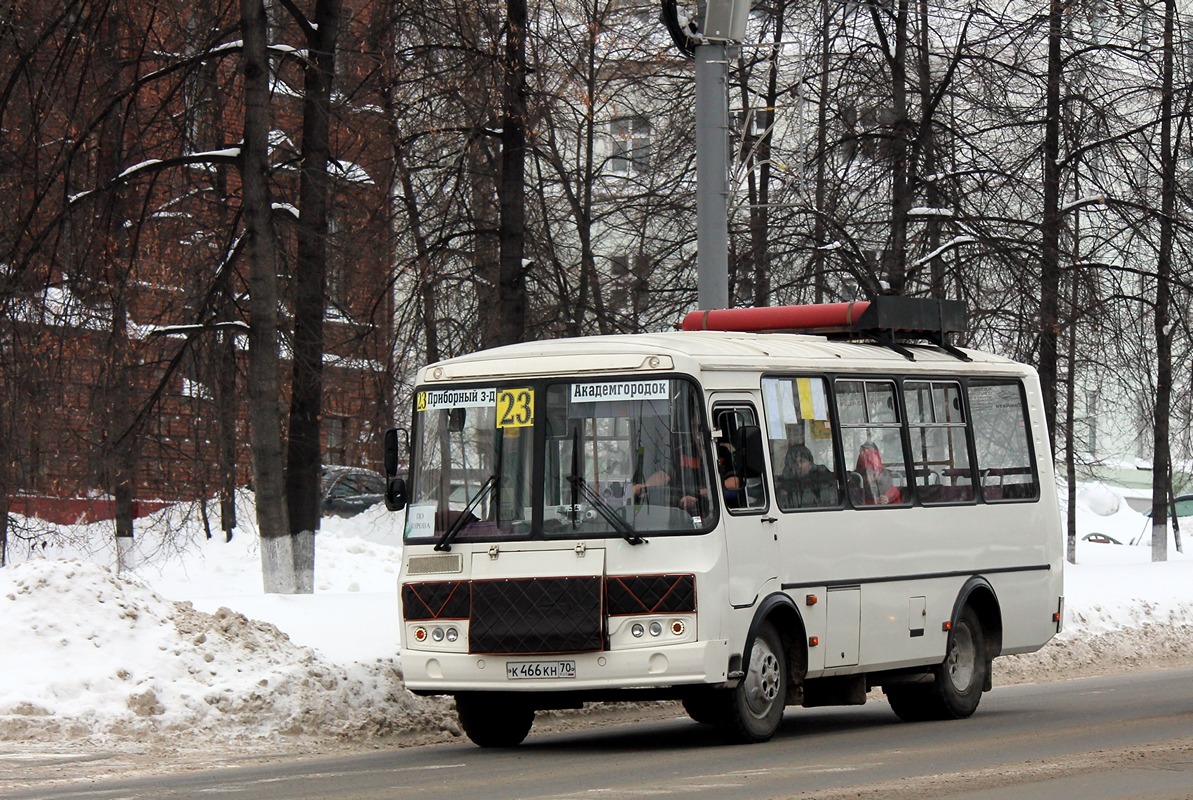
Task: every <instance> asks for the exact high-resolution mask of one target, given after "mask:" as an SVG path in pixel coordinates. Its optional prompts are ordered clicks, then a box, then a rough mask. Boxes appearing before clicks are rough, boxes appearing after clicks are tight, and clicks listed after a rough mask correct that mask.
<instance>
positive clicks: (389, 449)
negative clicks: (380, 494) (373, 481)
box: [385, 428, 407, 511]
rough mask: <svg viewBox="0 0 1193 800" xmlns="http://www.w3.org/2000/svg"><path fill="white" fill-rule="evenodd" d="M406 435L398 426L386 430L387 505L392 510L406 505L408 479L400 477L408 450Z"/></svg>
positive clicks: (400, 508) (398, 509)
mask: <svg viewBox="0 0 1193 800" xmlns="http://www.w3.org/2000/svg"><path fill="white" fill-rule="evenodd" d="M405 435H406V431H403V430H399V429H398V428H390V429H389V430H387V431H386V432H385V507H386V508H388V509H389V510H390V511H401V510H402V509H403V508H405V507H406V480H405V479H404V478H399V477H398V470H399V469H400V468H401V466H400V465H401V457H402V453H404V452H406V450H407V446H406V445H407V442H406V441H405V438H406V436H405Z"/></svg>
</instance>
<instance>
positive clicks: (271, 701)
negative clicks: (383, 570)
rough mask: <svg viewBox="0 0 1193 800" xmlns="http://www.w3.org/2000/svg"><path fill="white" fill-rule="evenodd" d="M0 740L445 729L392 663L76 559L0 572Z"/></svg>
mask: <svg viewBox="0 0 1193 800" xmlns="http://www.w3.org/2000/svg"><path fill="white" fill-rule="evenodd" d="M0 619H3V623H2V624H0V629H2V630H3V637H4V640H5V643H6V647H5V648H4V650H3V652H2V653H0V674H2V675H4V677H5V680H4V682H3V683H2V684H0V739H2V740H10V741H13V740H23V741H28V740H59V739H62V738H66V739H75V740H86V741H89V742H92V743H109V744H110V743H113V742H119V741H146V740H158V739H163V738H164V739H176V740H192V739H193V740H195V741H201V742H212V741H213V740H224V741H236V740H253V739H257V740H265V739H277V738H279V737H286V736H308V737H314V738H352V739H354V740H359V739H367V738H370V737H378V736H389V735H392V734H394V733H396V732H407V733H410V732H419V731H428V730H439V729H447V730H451V729H453V728H454V725H455V723H454V721H453V720H452V719H451V718H450V715H449V714H448V713H447V709H446V704H444V703H443V702H441V701H439V702H428V701H424V700H420V699H418V698H415V697H414V696H412V695H410V694H409V693H408V692H406V691H405V690H404V689H403V688H402V684H401V678H400V675H399V674H398V671H397V669H396V667H395V665H394V664H393V662H392V661H391V662H386V661H384V660H375V661H373V662H371V663H356V664H351V665H343V664H337V663H333V662H331V661H329V660H327V659H326V658H324V657H322V656H320V655H319V654H318V653H316V651H314V650H313V649H311V648H308V647H300V646H299V645H296V644H295V643H293V642H292V641H290V638H289V637H288V636H287V635H286V634H285V633H283V632H282V631H280V630H278V629H277V627H275V626H274V625H272V624H270V623H267V622H259V621H255V620H250V619H248V618H247V617H245V616H244V615H242V614H239V613H237V612H234V611H231V610H229V609H227V608H220V609H219V610H217V611H216V612H215V613H214V614H207V613H203V612H200V611H196V610H195V609H194V607H193V606H192V605H191V604H190V603H189V602H174V601H170V600H166V599H165V598H163V597H161V596H160V595H159V594H157V593H156V592H155V591H153V590H152V589H151V588H149V587H148V586H145V585H144V584H141V583H139V582H137V581H132V580H127V579H124V578H120V577H117V576H115V575H113V574H111V573H110V572H109V571H108V570H107V569H106V568H104V567H101V566H98V565H96V564H89V563H85V562H81V561H31V562H27V563H23V564H18V565H15V566H11V567H8V568H6V569H3V570H0Z"/></svg>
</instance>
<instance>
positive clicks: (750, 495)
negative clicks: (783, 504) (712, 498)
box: [713, 406, 767, 512]
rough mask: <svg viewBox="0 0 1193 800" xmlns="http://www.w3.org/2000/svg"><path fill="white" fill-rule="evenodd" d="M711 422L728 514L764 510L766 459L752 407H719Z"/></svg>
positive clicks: (719, 474)
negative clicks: (713, 427)
mask: <svg viewBox="0 0 1193 800" xmlns="http://www.w3.org/2000/svg"><path fill="white" fill-rule="evenodd" d="M713 419H714V425H715V426H716V450H717V474H718V480H719V483H720V485H721V493H722V499H723V500H724V501H725V507H726V508H728V509H729V510H730V511H731V512H741V511H762V510H764V509H765V508H766V507H767V497H766V479H765V457H764V456H763V453H762V433H761V429H760V428H759V427H758V424H757V416H756V414H755V412H754V409H753V407H751V406H734V407H732V408H729V407H718V408H716V409H715V410H714V412H713Z"/></svg>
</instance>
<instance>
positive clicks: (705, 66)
mask: <svg viewBox="0 0 1193 800" xmlns="http://www.w3.org/2000/svg"><path fill="white" fill-rule="evenodd" d="M727 51H728V48H727V47H726V46H725V44H724V43H723V42H707V41H706V42H702V43H701V44H698V45H697V46H696V48H695V55H694V58H695V60H696V296H697V304H698V305H699V307H700V308H702V309H711V308H728V307H729V62H728V52H727Z"/></svg>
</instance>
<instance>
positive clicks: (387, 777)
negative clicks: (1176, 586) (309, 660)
mask: <svg viewBox="0 0 1193 800" xmlns="http://www.w3.org/2000/svg"><path fill="white" fill-rule="evenodd" d="M26 757H30V756H29V754H26ZM83 757H84V756H82V755H79V756H78V758H83ZM90 757H91V758H92V759H93V761H90V762H83V763H75V764H74V767H75V769H74V770H72V773H73V774H74V775H75V776H76V777H72V778H68V779H64V778H62V777H61V775H60V774H58V772H57V771H56V770H55V769H54V768H53V766H52V764H51V763H50V762H48V761H47V762H46V763H44V764H42V765H40V766H41V767H44V768H45V769H44V774H42V770H40V769H26V770H25V771H24V772H23V773H22V776H21V777H20V779H19V780H6V779H5V778H8V777H11V775H8V774H6V771H5V770H4V769H3V758H4V754H3V753H0V796H2V797H4V798H7V800H26V799H27V798H47V799H49V798H87V799H88V800H92V799H95V798H112V799H113V800H114V799H115V798H120V799H121V800H141V799H142V798H144V799H145V800H149V799H150V798H152V799H153V800H171V799H173V798H207V797H218V798H252V799H253V800H275V799H276V800H301V799H302V798H320V799H321V800H334V799H335V798H352V799H353V800H369V799H370V798H401V799H402V800H424V799H425V800H432V799H434V798H451V799H452V800H460V798H467V799H468V800H509V799H514V798H517V799H518V800H532V799H534V800H563V799H564V798H568V799H571V798H577V799H583V800H587V799H589V798H591V799H592V800H603V798H618V799H619V800H621V799H622V798H652V799H653V798H669V797H682V798H708V800H721V798H726V797H732V798H734V800H749V799H750V798H797V797H798V798H817V799H818V800H838V799H839V800H844V799H845V798H850V799H851V800H868V799H869V798H874V800H877V799H878V798H882V799H883V800H901V799H902V798H907V800H911V799H912V798H914V799H915V800H923V799H924V798H934V797H949V798H975V799H976V798H983V799H984V798H1006V797H1031V798H1040V799H1041V800H1053V799H1055V800H1059V799H1060V798H1066V800H1068V799H1071V798H1080V800H1110V798H1147V800H1176V799H1177V798H1180V799H1181V800H1188V798H1193V670H1168V671H1164V672H1151V673H1144V674H1138V675H1129V674H1128V675H1117V676H1113V677H1103V678H1086V679H1080V680H1072V681H1059V682H1054V683H1046V684H1034V685H1024V686H1012V687H1006V688H998V689H995V690H994V691H993V692H991V693H988V694H987V695H986V696H985V697H984V698H983V700H982V705H981V707H980V708H979V709H978V712H977V714H975V715H974V717H973V718H971V719H969V720H961V721H956V722H931V723H918V724H906V723H902V722H899V721H898V720H897V719H896V717H895V716H894V714H893V713H892V712H891V711H890V709H889V707H888V706H887V705H886V703H885V702H882V701H881V700H879V701H871V702H870V703H868V704H867V705H865V706H862V707H855V708H831V709H799V708H792V709H788V711H787V714H786V717H785V718H784V722H783V727H782V729H781V731H780V732H779V734H778V735H777V736H776V737H775V739H774V740H772V741H771V742H769V743H766V744H763V745H753V746H727V745H723V744H721V743H720V742H719V741H718V740H717V738H716V737H715V735H714V734H713V733H712V731H711V730H709V729H708V728H706V727H704V726H701V725H697V724H695V723H693V722H690V721H689V720H687V719H686V718H683V719H679V718H677V719H672V720H664V721H654V722H648V723H639V724H634V725H619V726H612V727H601V728H590V729H585V730H582V731H574V732H570V733H541V734H539V733H535V732H533V731H532V733H531V735H530V737H529V738H528V739H527V741H526V742H525V744H523V745H522V747H520V748H516V749H513V750H481V749H479V748H476V747H474V746H472V745H471V744H469V743H466V742H457V743H451V744H439V745H429V746H424V747H411V748H402V749H394V750H388V751H374V752H370V753H368V754H365V755H350V756H342V757H335V758H328V757H320V758H302V759H289V760H287V759H284V758H272V759H262V758H260V757H251V758H244V759H239V760H238V759H230V760H225V761H224V762H222V764H221V765H220V767H219V768H207V769H202V770H198V771H185V772H179V773H175V774H166V775H140V776H136V777H120V775H119V773H120V772H121V767H120V764H121V760H120V758H119V757H117V756H112V757H105V756H103V755H102V754H95V755H92V756H90ZM91 764H94V770H90V765H91ZM80 767H81V768H82V770H80ZM80 771H83V772H86V773H87V777H86V778H79V777H77V774H78V773H79V772H80ZM56 775H57V777H55V776H56Z"/></svg>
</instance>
